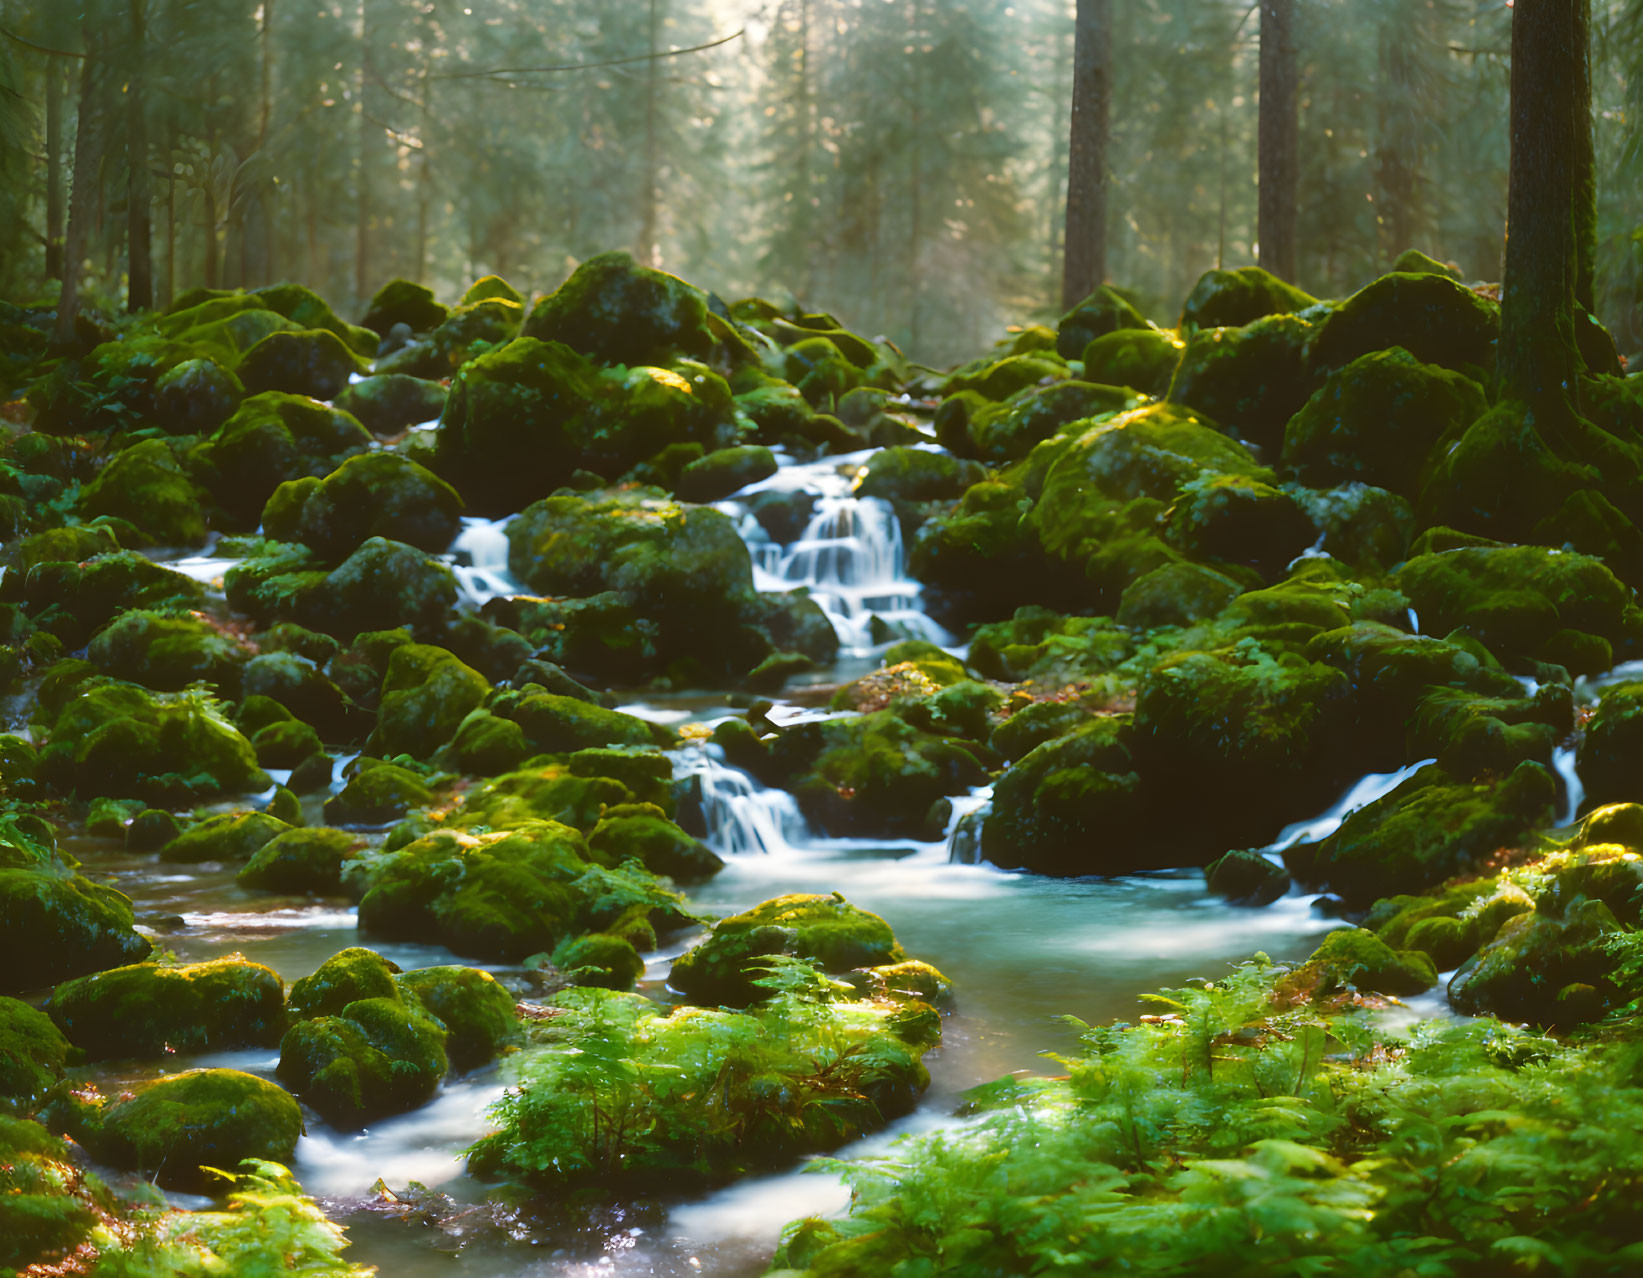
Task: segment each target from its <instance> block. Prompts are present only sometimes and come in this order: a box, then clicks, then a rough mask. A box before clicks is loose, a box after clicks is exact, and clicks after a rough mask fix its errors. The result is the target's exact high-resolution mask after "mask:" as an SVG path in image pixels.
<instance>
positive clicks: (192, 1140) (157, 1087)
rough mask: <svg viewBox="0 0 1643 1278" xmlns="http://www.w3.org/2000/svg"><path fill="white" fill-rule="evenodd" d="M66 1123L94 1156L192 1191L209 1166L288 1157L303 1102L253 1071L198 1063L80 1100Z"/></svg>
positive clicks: (207, 1182) (207, 1177)
mask: <svg viewBox="0 0 1643 1278" xmlns="http://www.w3.org/2000/svg"><path fill="white" fill-rule="evenodd" d="M65 1126H66V1127H67V1128H68V1131H69V1134H70V1135H72V1136H73V1137H74V1138H75V1139H76V1140H78V1141H80V1142H81V1144H83V1145H85V1146H86V1148H87V1149H88V1150H89V1151H90V1152H91V1153H92V1154H93V1155H94V1156H95V1157H97V1158H98V1159H99V1160H101V1161H103V1162H107V1163H111V1164H113V1165H114V1166H116V1167H120V1168H124V1169H127V1170H130V1171H137V1172H142V1173H143V1174H144V1175H148V1176H152V1177H154V1178H155V1179H156V1180H158V1181H159V1183H160V1184H162V1185H165V1186H166V1187H168V1188H171V1189H180V1190H187V1191H190V1192H195V1193H198V1192H201V1191H208V1190H209V1189H210V1188H211V1186H212V1184H213V1182H214V1181H215V1180H216V1177H215V1176H213V1174H212V1173H211V1172H210V1170H209V1169H211V1168H221V1167H237V1166H239V1164H240V1163H241V1161H243V1160H244V1159H247V1158H261V1159H268V1160H270V1161H273V1162H280V1163H289V1162H290V1161H291V1159H292V1157H293V1156H294V1155H295V1153H296V1147H297V1137H299V1136H300V1135H301V1134H302V1110H301V1108H300V1107H299V1106H298V1105H297V1102H296V1101H294V1100H293V1099H292V1098H291V1096H290V1094H289V1093H287V1092H286V1091H285V1090H284V1089H283V1088H280V1087H276V1086H275V1085H274V1084H273V1083H270V1082H267V1081H265V1080H264V1079H260V1078H257V1077H256V1076H254V1075H252V1074H244V1073H241V1072H240V1071H239V1070H232V1069H196V1070H188V1071H187V1072H185V1073H182V1074H173V1075H171V1076H169V1077H167V1078H162V1079H160V1080H159V1081H157V1082H154V1083H149V1084H147V1085H143V1086H140V1087H139V1088H137V1089H136V1094H135V1095H132V1096H122V1097H121V1098H120V1099H118V1100H115V1101H112V1102H109V1103H107V1104H100V1105H99V1104H90V1105H85V1106H83V1107H81V1108H79V1109H78V1110H77V1112H75V1113H74V1114H73V1115H72V1116H70V1117H69V1118H68V1119H67V1121H66V1123H65Z"/></svg>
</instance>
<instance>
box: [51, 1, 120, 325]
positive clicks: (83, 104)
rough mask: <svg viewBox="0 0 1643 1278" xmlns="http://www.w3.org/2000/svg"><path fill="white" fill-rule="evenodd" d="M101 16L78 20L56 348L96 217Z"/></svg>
mask: <svg viewBox="0 0 1643 1278" xmlns="http://www.w3.org/2000/svg"><path fill="white" fill-rule="evenodd" d="M101 18H102V15H101V14H100V13H99V12H98V11H97V9H96V7H95V6H89V5H88V6H87V11H86V16H85V18H84V20H83V26H84V30H85V50H86V56H85V60H84V61H83V62H82V63H81V64H80V113H79V125H78V127H77V128H76V129H75V133H74V179H73V180H74V185H73V189H72V190H71V191H70V193H69V208H68V231H67V233H66V234H65V236H64V239H63V291H62V295H61V297H60V298H59V299H58V302H57V325H56V328H55V329H53V331H52V344H53V346H55V347H56V348H57V349H59V350H66V349H69V348H71V347H72V346H73V345H74V321H75V319H76V317H77V316H78V315H79V312H80V274H81V272H82V271H83V270H84V269H85V259H86V251H87V249H88V248H89V246H90V243H91V233H92V231H93V229H95V225H96V222H97V218H98V211H97V203H98V200H97V194H98V192H97V174H98V171H99V170H100V169H101V168H102V163H103V138H104V132H105V127H106V124H107V122H106V121H105V120H104V118H103V107H104V96H105V95H104V93H103V83H104V81H105V80H106V79H107V74H108V73H107V65H106V63H105V62H104V61H103V58H102V56H101V54H102V52H103V46H102V39H101V30H102V21H101Z"/></svg>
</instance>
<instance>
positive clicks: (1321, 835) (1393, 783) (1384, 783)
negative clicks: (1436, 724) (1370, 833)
mask: <svg viewBox="0 0 1643 1278" xmlns="http://www.w3.org/2000/svg"><path fill="white" fill-rule="evenodd" d="M1436 762H1437V760H1436V759H1422V760H1421V761H1420V762H1418V763H1411V764H1409V765H1407V766H1406V767H1402V768H1399V769H1398V770H1397V771H1396V772H1371V773H1369V774H1368V775H1366V776H1362V777H1359V778H1358V780H1357V781H1356V783H1354V784H1353V786H1352V788H1351V789H1350V790H1348V791H1347V792H1346V793H1345V794H1344V795H1342V796H1341V797H1340V799H1339V800H1337V801H1336V803H1335V804H1334V805H1333V806H1332V807H1330V808H1329V810H1328V811H1326V812H1323V813H1321V814H1320V815H1318V816H1315V817H1313V818H1312V820H1310V821H1297V822H1296V823H1295V824H1294V825H1290V826H1286V827H1285V828H1284V832H1283V833H1282V834H1280V835H1279V836H1278V837H1277V838H1276V839H1274V840H1273V841H1272V842H1271V843H1269V844H1267V845H1266V847H1264V848H1262V849H1261V851H1262V852H1263V853H1265V854H1266V855H1267V856H1269V857H1276V856H1277V855H1278V854H1279V853H1281V852H1284V851H1286V850H1287V849H1289V848H1292V847H1294V846H1295V845H1296V844H1297V843H1316V842H1317V841H1318V840H1319V839H1325V838H1328V837H1329V836H1330V835H1331V834H1334V833H1335V831H1336V830H1338V829H1340V828H1341V823H1342V822H1343V821H1345V820H1346V818H1347V817H1349V816H1351V815H1352V814H1353V813H1354V812H1356V811H1357V810H1358V809H1359V808H1362V807H1367V806H1368V805H1369V804H1371V803H1374V802H1375V801H1376V800H1377V799H1384V798H1385V797H1386V796H1387V795H1389V794H1391V793H1392V791H1394V790H1396V789H1397V788H1398V787H1399V786H1400V785H1402V784H1403V783H1404V782H1405V781H1407V780H1409V778H1410V777H1412V776H1414V775H1415V773H1417V772H1419V771H1420V770H1421V769H1422V768H1424V767H1426V766H1427V764H1429V763H1436Z"/></svg>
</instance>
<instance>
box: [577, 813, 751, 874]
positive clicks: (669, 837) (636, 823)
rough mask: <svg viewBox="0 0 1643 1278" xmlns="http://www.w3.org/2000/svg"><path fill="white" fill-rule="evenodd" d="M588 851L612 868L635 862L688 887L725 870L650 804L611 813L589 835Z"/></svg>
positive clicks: (705, 850)
mask: <svg viewBox="0 0 1643 1278" xmlns="http://www.w3.org/2000/svg"><path fill="white" fill-rule="evenodd" d="M588 850H589V851H590V852H591V853H593V854H594V855H595V856H597V857H599V858H601V859H603V860H604V861H606V862H607V863H609V864H612V865H619V864H620V863H621V862H623V861H625V860H627V859H628V858H629V857H632V858H635V859H637V860H639V861H640V862H642V863H643V864H644V867H645V869H647V870H649V871H650V872H651V873H652V874H660V875H664V876H666V877H667V878H670V879H678V880H679V881H681V882H686V883H689V882H695V881H698V880H701V879H707V878H711V877H712V876H713V875H715V874H717V873H718V872H719V871H720V870H721V869H723V868H724V862H723V861H721V860H720V859H719V858H718V856H716V855H715V854H714V853H713V852H712V851H710V850H709V849H708V848H707V847H706V846H704V845H703V844H702V843H700V842H698V841H697V840H696V839H693V838H691V837H690V835H688V834H686V833H685V832H684V831H683V830H681V829H680V828H679V827H678V826H677V825H675V824H674V823H673V822H672V821H670V820H668V819H667V816H666V814H665V813H664V812H663V811H662V809H661V808H659V807H657V806H656V805H654V804H649V803H645V804H622V805H618V806H616V807H613V808H610V809H608V810H607V811H606V813H605V815H604V816H603V817H602V818H601V819H600V821H599V824H598V825H596V826H594V827H593V829H592V830H591V831H589V833H588Z"/></svg>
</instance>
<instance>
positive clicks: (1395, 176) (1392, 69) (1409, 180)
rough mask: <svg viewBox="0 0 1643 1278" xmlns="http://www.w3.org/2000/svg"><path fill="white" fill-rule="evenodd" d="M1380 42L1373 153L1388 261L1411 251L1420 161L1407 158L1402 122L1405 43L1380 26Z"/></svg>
mask: <svg viewBox="0 0 1643 1278" xmlns="http://www.w3.org/2000/svg"><path fill="white" fill-rule="evenodd" d="M1380 34H1381V38H1380V80H1381V86H1380V88H1381V91H1380V93H1379V94H1378V95H1377V107H1378V109H1379V113H1380V120H1379V133H1380V143H1379V145H1378V146H1377V147H1376V155H1375V178H1376V184H1377V185H1378V186H1379V187H1380V195H1379V197H1378V199H1377V207H1378V209H1379V213H1378V216H1377V222H1378V223H1379V231H1380V236H1379V238H1380V245H1381V256H1382V258H1383V259H1384V260H1385V261H1388V262H1390V261H1392V260H1393V259H1394V258H1396V257H1397V256H1398V254H1399V253H1402V252H1403V251H1404V250H1405V249H1411V248H1415V247H1417V245H1416V239H1417V238H1418V234H1419V227H1420V221H1421V216H1420V161H1419V157H1418V156H1416V155H1415V154H1413V153H1412V147H1411V145H1410V138H1409V136H1408V133H1409V130H1408V128H1407V126H1406V125H1401V124H1400V123H1399V122H1402V121H1406V120H1407V118H1408V113H1409V105H1408V103H1409V98H1410V95H1412V94H1413V93H1415V92H1416V86H1415V85H1414V84H1413V83H1412V81H1413V75H1414V68H1413V66H1412V65H1411V62H1412V55H1411V52H1410V49H1409V43H1408V40H1407V39H1406V38H1405V37H1404V33H1403V30H1402V28H1401V27H1400V26H1398V25H1397V24H1390V27H1389V28H1388V27H1386V26H1383V28H1382V30H1381V33H1380Z"/></svg>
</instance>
